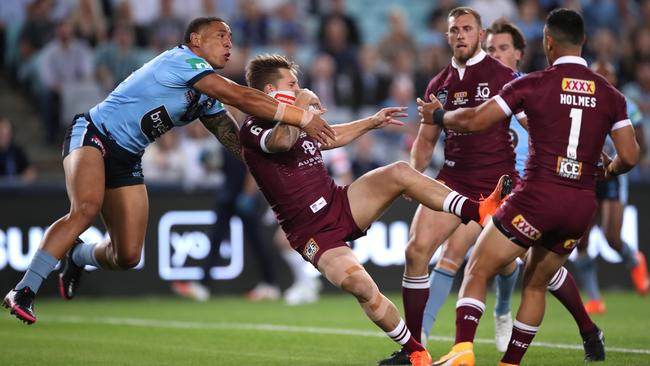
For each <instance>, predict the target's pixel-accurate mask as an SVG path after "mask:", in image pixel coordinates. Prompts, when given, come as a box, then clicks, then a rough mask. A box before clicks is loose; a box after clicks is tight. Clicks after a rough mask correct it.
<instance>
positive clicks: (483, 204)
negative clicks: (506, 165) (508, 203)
mask: <svg viewBox="0 0 650 366" xmlns="http://www.w3.org/2000/svg"><path fill="white" fill-rule="evenodd" d="M510 192H512V179H510V177H509V176H507V175H502V176H501V178H499V182H498V183H497V186H496V188H494V191H492V193H490V195H489V196H488V197H487V198H481V201H480V202H479V205H478V214H479V221H480V222H479V224H481V226H483V227H485V225H486V224H487V223H488V220H489V219H490V218H491V217H492V215H494V213H495V212H496V210H497V208H499V206H501V204H502V203H503V202H505V200H506V198H508V195H509V194H510Z"/></svg>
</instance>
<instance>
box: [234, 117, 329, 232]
mask: <svg viewBox="0 0 650 366" xmlns="http://www.w3.org/2000/svg"><path fill="white" fill-rule="evenodd" d="M274 126H275V122H271V121H266V120H262V119H259V118H257V117H248V118H247V119H246V122H245V123H244V125H243V126H242V128H241V130H240V132H239V138H240V141H241V144H242V151H243V155H244V160H245V161H246V164H247V165H248V168H249V170H250V172H251V174H252V175H253V177H254V178H255V181H256V182H257V185H258V186H259V187H260V190H261V191H262V193H263V194H264V197H266V200H267V201H268V202H269V205H271V208H272V209H273V211H274V212H275V214H276V217H277V219H278V221H279V222H280V225H281V226H282V229H284V231H285V232H286V233H287V235H291V233H292V231H294V229H297V228H306V227H308V226H309V227H310V228H311V229H313V231H316V230H317V229H318V228H319V226H318V225H319V223H318V218H319V217H321V215H322V214H323V213H325V212H326V211H327V209H328V208H329V203H330V202H331V201H332V199H331V198H332V195H333V192H334V190H335V188H336V184H335V183H334V180H332V178H331V177H330V176H329V175H328V174H327V169H326V168H325V166H324V165H323V158H322V156H321V153H320V149H319V146H318V143H317V142H316V140H314V139H312V138H311V137H309V136H307V134H305V133H304V132H301V133H300V137H299V138H298V140H297V141H296V143H295V144H294V145H293V147H292V148H291V149H290V150H289V151H287V152H281V153H274V154H273V153H268V152H267V151H268V150H266V146H265V145H264V143H263V141H264V139H265V138H266V135H267V134H268V133H270V132H271V129H273V127H274ZM289 239H290V240H291V238H289Z"/></svg>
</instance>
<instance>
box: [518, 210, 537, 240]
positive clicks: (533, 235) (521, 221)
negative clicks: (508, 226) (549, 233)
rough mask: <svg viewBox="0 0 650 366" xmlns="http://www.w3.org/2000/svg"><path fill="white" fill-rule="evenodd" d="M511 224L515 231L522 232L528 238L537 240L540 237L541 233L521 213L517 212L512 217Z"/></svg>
mask: <svg viewBox="0 0 650 366" xmlns="http://www.w3.org/2000/svg"><path fill="white" fill-rule="evenodd" d="M512 226H514V227H515V229H517V231H519V232H520V233H522V234H524V236H525V237H527V238H528V239H531V240H539V238H541V237H542V233H541V232H540V231H539V230H537V228H535V227H534V226H533V225H531V224H530V223H529V222H528V221H526V219H525V218H524V215H522V214H519V215H517V216H515V218H514V219H512Z"/></svg>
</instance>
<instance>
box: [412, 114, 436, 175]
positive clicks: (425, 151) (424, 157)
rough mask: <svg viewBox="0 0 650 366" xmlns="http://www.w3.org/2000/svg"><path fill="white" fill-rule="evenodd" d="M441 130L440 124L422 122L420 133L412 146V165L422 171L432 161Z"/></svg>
mask: <svg viewBox="0 0 650 366" xmlns="http://www.w3.org/2000/svg"><path fill="white" fill-rule="evenodd" d="M441 131H442V129H441V128H440V127H439V126H434V125H430V124H426V123H422V124H420V129H419V130H418V135H417V136H416V137H415V141H414V142H413V146H412V147H411V166H412V167H413V168H414V169H415V170H417V171H419V172H420V173H422V172H423V171H424V170H425V169H426V168H427V166H429V163H431V158H432V156H433V150H434V149H435V148H436V143H437V142H438V137H439V136H440V132H441Z"/></svg>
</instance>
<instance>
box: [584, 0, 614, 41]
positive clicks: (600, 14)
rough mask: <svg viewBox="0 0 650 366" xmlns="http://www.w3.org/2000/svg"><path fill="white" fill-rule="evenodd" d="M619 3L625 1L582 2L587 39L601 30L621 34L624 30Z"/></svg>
mask: <svg viewBox="0 0 650 366" xmlns="http://www.w3.org/2000/svg"><path fill="white" fill-rule="evenodd" d="M618 2H624V1H603V0H581V6H582V15H583V16H584V18H585V32H586V33H587V37H589V36H593V35H594V33H595V32H596V31H597V30H600V29H606V30H609V31H610V32H612V33H614V34H619V32H620V31H621V30H622V29H623V28H622V27H621V25H622V24H621V15H620V13H619V4H618Z"/></svg>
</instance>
